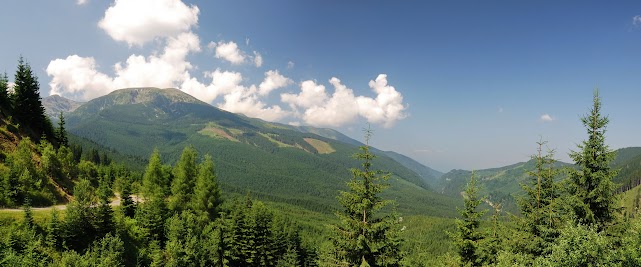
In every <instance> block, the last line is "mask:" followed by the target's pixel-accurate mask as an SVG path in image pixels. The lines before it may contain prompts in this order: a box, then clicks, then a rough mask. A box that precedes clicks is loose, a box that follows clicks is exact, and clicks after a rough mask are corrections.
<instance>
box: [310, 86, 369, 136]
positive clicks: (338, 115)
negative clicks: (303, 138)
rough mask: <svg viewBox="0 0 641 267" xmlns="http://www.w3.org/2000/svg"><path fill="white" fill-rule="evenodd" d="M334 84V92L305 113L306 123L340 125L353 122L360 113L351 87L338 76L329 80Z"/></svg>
mask: <svg viewBox="0 0 641 267" xmlns="http://www.w3.org/2000/svg"><path fill="white" fill-rule="evenodd" d="M329 82H330V83H331V84H332V85H333V86H334V94H332V97H331V98H329V99H328V100H327V101H325V102H324V103H322V104H321V105H315V106H312V107H310V108H308V109H307V110H305V114H304V115H303V120H304V121H305V122H306V123H309V124H311V125H315V126H334V127H335V126H340V125H344V124H346V123H349V122H352V121H354V120H355V119H356V117H357V116H358V114H359V106H358V105H357V104H358V103H357V101H356V100H355V98H354V93H353V91H352V90H351V89H349V88H347V87H346V86H345V85H343V84H341V81H340V80H339V79H337V78H335V77H334V78H332V79H330V81H329Z"/></svg>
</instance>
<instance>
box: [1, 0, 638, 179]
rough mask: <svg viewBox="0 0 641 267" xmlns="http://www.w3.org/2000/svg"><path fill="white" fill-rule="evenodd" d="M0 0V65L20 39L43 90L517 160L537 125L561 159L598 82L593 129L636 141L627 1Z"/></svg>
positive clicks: (454, 163)
mask: <svg viewBox="0 0 641 267" xmlns="http://www.w3.org/2000/svg"><path fill="white" fill-rule="evenodd" d="M147 2H148V3H147ZM137 3H138V4H139V5H137ZM150 3H153V4H150ZM2 5H3V8H2V9H3V11H5V12H3V14H2V16H0V25H3V27H0V35H2V36H3V41H2V42H0V71H2V70H6V71H7V72H9V73H12V72H13V71H14V70H15V65H16V61H17V58H18V56H19V55H23V56H24V57H25V58H26V59H27V60H28V61H29V62H30V63H31V65H32V67H33V68H34V69H35V70H36V73H37V75H38V77H39V80H40V83H41V94H42V95H43V96H47V95H49V94H50V92H51V91H52V90H51V88H52V86H53V87H55V88H56V89H55V90H53V91H55V92H57V93H61V94H62V95H64V96H67V97H71V98H76V99H85V100H86V99H90V98H93V97H96V96H99V95H102V94H106V93H108V92H109V91H111V90H114V89H117V88H116V87H119V86H120V87H122V86H142V85H147V86H161V87H178V88H181V89H183V90H185V91H187V92H189V93H192V94H194V95H195V96H196V97H199V98H200V99H202V100H204V101H206V102H209V103H211V104H213V105H215V106H218V107H221V108H225V109H228V110H231V111H234V112H240V113H245V114H247V115H249V116H257V117H261V118H264V119H268V120H276V121H280V122H283V123H294V124H303V125H304V124H311V125H316V126H321V127H330V128H335V129H338V130H340V131H342V132H343V133H345V134H347V135H349V136H351V137H353V138H355V139H358V140H360V139H362V137H361V136H362V133H361V129H362V128H363V127H366V123H367V122H368V121H369V122H370V123H372V126H373V128H374V129H375V136H374V139H373V140H372V142H373V144H374V145H375V146H377V147H379V148H381V149H385V150H394V151H397V152H400V153H403V154H406V155H408V156H411V157H413V158H415V159H417V160H418V161H420V162H422V163H424V164H426V165H428V166H431V167H433V168H436V169H438V170H441V171H448V170H450V169H452V168H462V169H479V168H488V167H498V166H503V165H507V164H512V163H515V162H518V161H524V160H527V159H528V157H529V155H531V154H533V153H534V152H535V142H536V141H538V140H539V138H540V137H543V138H544V139H546V140H548V141H549V145H550V147H551V148H555V149H556V151H557V154H556V155H557V158H559V159H561V160H566V161H569V159H568V157H567V152H569V150H570V149H574V148H575V147H576V146H575V144H577V143H579V142H580V141H581V140H583V139H584V138H585V131H584V130H583V128H582V125H581V123H580V121H579V118H580V116H581V115H583V114H585V113H586V112H588V109H589V107H590V105H591V98H592V91H593V90H594V88H596V87H598V88H599V89H600V93H601V96H602V98H603V104H604V113H605V114H608V115H609V116H610V119H611V123H610V125H609V128H608V135H607V142H608V143H609V144H610V146H611V147H612V148H621V147H628V146H641V138H639V135H638V133H639V132H641V124H639V123H638V122H639V119H638V118H639V115H640V114H641V105H638V102H639V99H641V86H640V85H641V75H639V74H641V17H637V16H639V15H641V3H640V2H638V1H617V5H612V4H611V3H608V2H604V1H531V2H526V1H482V2H481V1H447V2H446V1H442V2H435V1H407V2H403V3H398V1H368V2H363V1H293V0H292V1H187V0H184V1H182V2H181V1H179V0H162V1H161V0H156V1H149V0H135V1H123V0H120V1H117V2H114V1H97V0H84V1H78V0H61V1H45V0H39V1H18V0H10V1H5V2H4V3H3V4H2ZM162 5H165V6H171V7H173V8H172V9H167V8H166V7H163V6H162ZM9 10H10V12H7V11H9ZM108 10H112V11H113V12H111V13H110V12H109V11H108ZM128 12H129V13H128ZM109 13H110V15H108V14H109ZM132 14H135V15H132ZM635 18H638V19H635ZM232 43H233V44H234V45H231V44H232ZM219 50H220V51H219ZM257 58H260V59H262V60H260V61H262V62H258V61H259V60H257ZM128 60H130V61H128ZM118 63H120V64H119V66H120V67H119V68H118V67H116V64H118ZM258 63H261V64H258ZM71 74H73V75H71ZM380 74H385V75H386V76H380ZM186 75H187V76H186ZM334 77H335V78H337V79H338V80H340V82H339V81H338V80H333V81H331V82H330V79H332V78H334ZM186 81H189V83H188V82H186ZM370 81H373V82H372V84H370ZM50 83H52V84H53V85H50ZM261 84H262V85H261ZM337 86H338V87H341V86H342V87H341V88H342V89H338V90H339V91H340V94H338V93H336V91H337ZM303 88H306V89H303ZM321 88H322V89H323V90H321V92H320V94H319V90H320V89H321ZM305 90H307V91H306V93H301V92H302V91H305ZM376 90H378V91H376ZM314 93H315V94H314ZM283 95H285V96H283ZM350 103H351V104H350ZM545 115H547V116H548V117H546V118H547V120H544V119H542V118H543V117H545Z"/></svg>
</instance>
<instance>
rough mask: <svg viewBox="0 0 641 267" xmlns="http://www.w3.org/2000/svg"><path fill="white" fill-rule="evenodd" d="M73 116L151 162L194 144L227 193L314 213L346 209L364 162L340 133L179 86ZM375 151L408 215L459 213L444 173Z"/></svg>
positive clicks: (170, 158) (110, 144)
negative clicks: (234, 107) (342, 195)
mask: <svg viewBox="0 0 641 267" xmlns="http://www.w3.org/2000/svg"><path fill="white" fill-rule="evenodd" d="M61 102H62V101H60V100H57V101H43V104H44V105H45V107H46V108H47V109H49V108H50V107H49V105H48V104H46V103H61ZM59 106H60V105H58V107H59ZM54 108H55V107H54ZM62 111H65V110H62ZM65 118H66V121H67V129H68V130H69V132H71V133H72V134H74V135H77V136H79V137H81V138H85V139H88V140H91V141H92V142H95V143H96V144H98V145H101V146H103V147H105V148H107V149H109V150H112V151H117V152H118V153H121V154H124V155H131V156H135V157H142V158H148V157H149V155H150V154H151V152H152V150H153V149H154V148H157V149H158V150H159V151H160V153H161V155H162V158H163V160H164V161H165V162H167V163H173V162H175V161H176V160H177V159H178V157H179V155H180V153H181V152H182V150H183V148H184V147H185V146H188V145H193V146H194V147H195V148H196V149H197V150H198V151H199V152H200V154H201V155H204V154H210V155H212V157H213V158H214V161H215V163H216V167H217V173H218V176H219V179H220V180H221V183H222V184H223V188H224V189H225V190H226V191H227V192H236V193H239V194H245V193H247V192H251V194H254V195H258V196H259V197H263V198H266V199H271V200H275V201H281V202H287V203H290V204H295V205H300V206H303V207H306V208H309V209H313V210H323V211H331V210H332V209H334V208H336V207H338V204H337V201H336V195H337V194H338V191H339V190H346V189H347V187H346V184H345V183H346V182H347V181H348V180H349V179H350V177H351V174H350V172H349V168H353V167H358V166H359V164H360V163H359V162H358V161H356V160H355V159H353V158H352V155H353V154H354V153H356V152H357V151H358V146H359V145H362V144H361V143H360V142H358V141H356V140H354V139H351V138H349V137H347V136H345V135H343V134H342V133H340V132H338V131H335V130H332V129H324V128H315V127H308V126H299V127H296V126H290V125H284V124H279V123H271V122H266V121H262V120H259V119H253V118H248V117H246V116H242V115H237V114H234V113H230V112H227V111H224V110H220V109H218V108H216V107H213V106H211V105H209V104H207V103H204V102H202V101H200V100H198V99H196V98H194V97H192V96H190V95H188V94H186V93H184V92H182V91H180V90H177V89H158V88H130V89H121V90H117V91H114V92H112V93H110V94H108V95H106V96H102V97H99V98H96V99H93V100H91V101H89V102H87V103H84V104H82V105H80V106H79V107H77V108H75V109H73V110H71V109H69V110H68V111H67V113H66V114H65ZM374 138H376V136H374ZM373 152H374V153H375V154H376V155H377V156H378V157H377V158H376V159H375V162H374V166H375V167H376V168H377V169H382V170H386V171H389V172H390V173H391V174H392V178H391V180H390V183H391V185H392V186H391V188H390V190H389V191H388V193H387V194H388V196H389V197H392V198H394V199H397V200H398V203H399V210H400V211H401V212H403V213H406V214H408V213H409V214H419V213H420V214H431V215H443V216H453V215H454V214H455V212H456V211H455V208H454V207H455V206H456V205H458V204H460V203H459V201H460V200H459V199H458V198H456V197H450V196H446V195H443V194H441V193H438V192H436V191H434V190H433V189H432V188H431V187H430V186H431V184H433V181H435V180H436V179H437V178H438V176H439V175H440V174H441V173H439V172H437V171H434V170H432V169H430V168H429V167H426V166H423V165H422V164H420V163H418V162H416V161H414V160H412V159H410V158H408V157H405V156H402V155H400V154H397V153H394V152H383V151H380V150H376V149H373Z"/></svg>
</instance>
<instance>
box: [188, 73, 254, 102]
mask: <svg viewBox="0 0 641 267" xmlns="http://www.w3.org/2000/svg"><path fill="white" fill-rule="evenodd" d="M205 76H206V77H208V78H211V83H210V84H209V85H205V84H202V83H200V82H199V81H198V80H197V79H196V78H192V77H189V75H188V74H187V77H186V78H185V79H184V82H183V83H182V85H181V86H180V87H181V89H182V90H183V91H185V93H188V94H190V95H192V96H194V97H196V98H198V99H200V100H202V101H204V102H207V103H212V102H213V101H214V100H215V99H216V98H217V97H218V96H220V95H224V94H229V93H231V92H234V91H238V90H243V88H242V86H241V85H240V83H241V82H242V81H243V76H242V75H241V74H240V73H239V72H232V71H221V70H220V69H217V70H215V71H214V72H210V73H206V75H205Z"/></svg>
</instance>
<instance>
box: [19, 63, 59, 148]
mask: <svg viewBox="0 0 641 267" xmlns="http://www.w3.org/2000/svg"><path fill="white" fill-rule="evenodd" d="M14 82H15V86H14V87H13V91H14V93H13V95H12V98H13V101H12V102H13V114H14V118H15V119H16V120H17V121H18V123H20V124H21V125H26V126H28V127H29V128H30V129H31V131H33V136H34V137H37V138H40V137H41V136H46V137H47V138H53V137H54V136H53V126H52V125H51V121H49V119H48V118H47V116H46V114H45V108H44V107H43V106H42V102H41V101H40V84H39V83H38V78H37V77H36V76H35V74H34V73H33V71H32V70H31V66H30V65H29V63H26V62H25V61H24V59H23V58H22V57H20V59H19V60H18V70H17V71H16V74H15V78H14Z"/></svg>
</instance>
